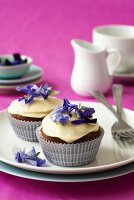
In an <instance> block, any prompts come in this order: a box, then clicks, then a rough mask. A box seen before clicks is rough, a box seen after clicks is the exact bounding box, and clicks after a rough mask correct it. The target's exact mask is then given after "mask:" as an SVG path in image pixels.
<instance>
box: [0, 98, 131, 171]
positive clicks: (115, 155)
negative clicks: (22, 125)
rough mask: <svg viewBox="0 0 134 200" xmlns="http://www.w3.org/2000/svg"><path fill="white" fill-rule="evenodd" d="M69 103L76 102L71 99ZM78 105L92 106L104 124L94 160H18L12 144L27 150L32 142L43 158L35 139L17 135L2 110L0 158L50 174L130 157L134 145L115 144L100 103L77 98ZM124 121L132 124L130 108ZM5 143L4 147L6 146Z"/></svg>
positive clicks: (111, 118) (111, 119)
mask: <svg viewBox="0 0 134 200" xmlns="http://www.w3.org/2000/svg"><path fill="white" fill-rule="evenodd" d="M73 103H80V102H78V101H77V102H74V101H73ZM81 103H82V105H85V106H90V107H94V108H95V110H96V113H95V116H96V117H97V119H98V122H99V123H100V125H101V126H102V127H103V128H104V130H105V134H104V138H103V140H102V143H101V146H100V149H99V151H98V154H97V157H96V160H95V161H94V162H92V163H91V164H88V165H85V166H81V167H60V166H56V165H53V164H51V163H49V162H48V161H47V163H46V166H45V167H34V166H31V165H28V164H25V163H23V164H20V163H17V162H16V161H15V160H14V155H13V152H12V149H13V148H14V147H15V146H18V147H20V148H22V149H23V148H24V147H25V149H26V151H29V150H31V148H32V147H33V146H34V147H35V149H36V150H37V151H40V152H41V154H40V157H41V158H44V155H43V153H42V150H41V147H40V145H39V143H33V142H26V141H23V140H20V139H19V138H17V137H16V136H15V134H14V132H13V130H12V127H11V126H10V124H9V121H8V118H7V113H6V111H3V112H0V125H1V127H0V129H1V130H0V160H1V161H3V162H5V163H7V164H10V165H13V166H15V167H18V168H22V169H26V170H30V171H35V172H41V173H51V174H84V173H93V172H98V171H105V170H108V169H113V168H117V167H120V166H123V165H126V164H128V163H131V162H133V161H134V146H133V145H131V146H129V145H126V146H119V145H118V144H117V143H116V142H115V141H114V140H113V138H112V135H111V126H112V124H113V123H114V122H115V120H116V119H115V117H114V116H113V114H112V113H111V112H110V111H109V110H108V109H107V108H105V107H104V106H103V105H102V104H100V103H91V102H90V103H89V102H81ZM124 113H125V116H126V120H127V122H128V123H129V124H130V125H131V126H132V125H133V119H134V112H133V111H131V110H128V109H124ZM7 147H8V148H7Z"/></svg>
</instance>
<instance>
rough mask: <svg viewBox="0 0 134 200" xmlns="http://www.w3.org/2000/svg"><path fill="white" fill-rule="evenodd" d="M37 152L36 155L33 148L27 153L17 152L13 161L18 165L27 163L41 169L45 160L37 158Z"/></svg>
mask: <svg viewBox="0 0 134 200" xmlns="http://www.w3.org/2000/svg"><path fill="white" fill-rule="evenodd" d="M38 155H39V152H38V153H36V151H35V148H34V147H33V148H32V150H31V151H29V152H28V153H26V152H25V149H24V150H23V151H18V152H17V153H16V155H15V160H16V161H17V162H19V163H29V164H31V165H33V166H37V167H43V166H44V165H45V163H46V160H45V159H41V158H38Z"/></svg>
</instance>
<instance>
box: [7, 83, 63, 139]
mask: <svg viewBox="0 0 134 200" xmlns="http://www.w3.org/2000/svg"><path fill="white" fill-rule="evenodd" d="M16 89H17V90H18V91H21V92H24V93H26V95H24V96H23V97H20V98H19V99H15V100H14V101H12V102H11V104H10V106H9V107H8V116H9V120H10V123H11V125H12V127H13V129H14V132H15V134H16V135H17V136H18V137H19V138H21V139H23V140H27V141H33V142H36V141H38V139H37V136H36V128H37V127H39V126H40V125H41V122H42V120H43V118H44V117H45V116H46V115H48V114H49V113H50V112H51V111H52V110H53V109H54V108H55V106H57V105H59V104H61V100H60V99H58V98H55V97H52V96H51V95H53V94H56V93H57V92H56V91H54V90H52V87H49V86H48V84H45V85H44V86H40V87H38V86H37V85H33V84H31V85H28V86H25V87H17V88H16Z"/></svg>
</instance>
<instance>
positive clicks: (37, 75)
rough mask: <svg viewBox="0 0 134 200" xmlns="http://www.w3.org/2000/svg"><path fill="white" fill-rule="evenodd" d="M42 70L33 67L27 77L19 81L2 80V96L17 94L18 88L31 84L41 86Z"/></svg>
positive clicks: (0, 85) (0, 86) (0, 82)
mask: <svg viewBox="0 0 134 200" xmlns="http://www.w3.org/2000/svg"><path fill="white" fill-rule="evenodd" d="M42 75H43V72H42V69H41V68H40V67H39V66H37V65H33V64H32V65H31V67H30V69H29V71H28V72H27V74H26V75H24V76H23V77H21V78H17V79H0V94H11V93H15V92H16V86H23V85H26V84H30V83H35V84H39V83H41V82H42V81H43V78H42Z"/></svg>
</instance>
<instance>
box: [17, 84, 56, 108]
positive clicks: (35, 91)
mask: <svg viewBox="0 0 134 200" xmlns="http://www.w3.org/2000/svg"><path fill="white" fill-rule="evenodd" d="M16 90H17V91H21V92H24V93H26V94H27V95H24V96H23V97H20V98H19V99H18V101H23V102H24V104H27V103H30V102H31V101H32V100H33V99H34V98H35V97H39V96H42V97H43V98H44V99H47V97H48V96H49V95H51V94H57V93H58V91H55V90H52V87H50V86H49V85H48V84H47V83H46V84H45V85H44V86H40V87H38V86H37V85H34V84H30V85H27V86H24V87H16Z"/></svg>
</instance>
